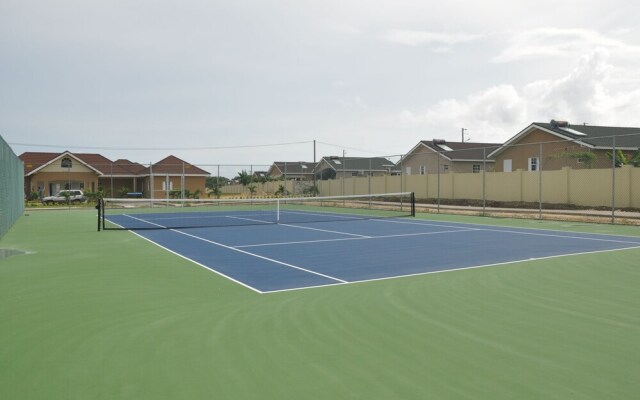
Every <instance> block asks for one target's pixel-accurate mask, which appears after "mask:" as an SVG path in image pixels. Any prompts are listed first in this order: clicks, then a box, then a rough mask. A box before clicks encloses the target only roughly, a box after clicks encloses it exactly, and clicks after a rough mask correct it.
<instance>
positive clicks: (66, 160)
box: [61, 157, 72, 168]
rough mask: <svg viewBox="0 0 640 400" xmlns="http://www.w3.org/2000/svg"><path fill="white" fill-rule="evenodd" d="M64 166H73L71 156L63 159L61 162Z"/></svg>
mask: <svg viewBox="0 0 640 400" xmlns="http://www.w3.org/2000/svg"><path fill="white" fill-rule="evenodd" d="M61 166H62V168H71V166H72V164H71V159H70V158H69V157H65V158H63V159H62V163H61Z"/></svg>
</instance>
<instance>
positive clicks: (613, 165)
mask: <svg viewBox="0 0 640 400" xmlns="http://www.w3.org/2000/svg"><path fill="white" fill-rule="evenodd" d="M616 158H617V154H616V137H615V136H613V137H612V148H611V224H613V225H615V223H616Z"/></svg>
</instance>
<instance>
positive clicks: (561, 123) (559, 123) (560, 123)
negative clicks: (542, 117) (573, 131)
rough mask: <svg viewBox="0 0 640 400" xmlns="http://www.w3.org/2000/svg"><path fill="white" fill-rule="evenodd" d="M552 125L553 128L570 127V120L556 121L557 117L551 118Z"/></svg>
mask: <svg viewBox="0 0 640 400" xmlns="http://www.w3.org/2000/svg"><path fill="white" fill-rule="evenodd" d="M551 127H552V128H568V127H569V122H568V121H556V120H555V119H552V120H551Z"/></svg>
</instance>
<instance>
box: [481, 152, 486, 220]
mask: <svg viewBox="0 0 640 400" xmlns="http://www.w3.org/2000/svg"><path fill="white" fill-rule="evenodd" d="M486 173H487V148H486V147H483V148H482V216H483V217H484V216H486V215H485V213H486V209H487V176H486Z"/></svg>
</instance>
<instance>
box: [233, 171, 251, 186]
mask: <svg viewBox="0 0 640 400" xmlns="http://www.w3.org/2000/svg"><path fill="white" fill-rule="evenodd" d="M236 178H237V179H238V181H239V182H240V184H241V185H242V186H247V185H249V184H251V183H252V182H253V176H251V174H249V173H248V172H247V171H245V170H244V169H243V170H242V171H240V172H238V176H236Z"/></svg>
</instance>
